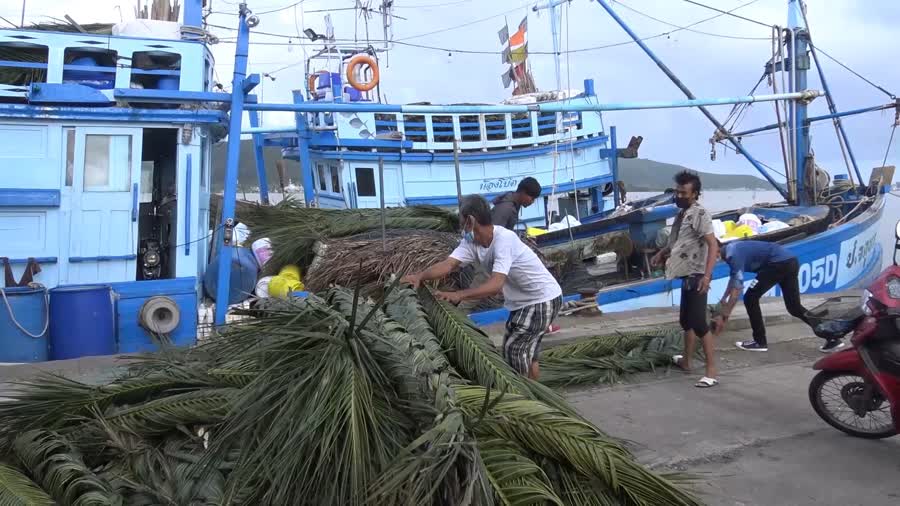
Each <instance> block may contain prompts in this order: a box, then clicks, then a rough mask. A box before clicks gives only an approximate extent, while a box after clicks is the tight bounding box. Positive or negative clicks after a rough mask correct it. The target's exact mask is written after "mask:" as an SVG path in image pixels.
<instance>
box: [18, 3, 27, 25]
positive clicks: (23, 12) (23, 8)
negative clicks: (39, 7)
mask: <svg viewBox="0 0 900 506" xmlns="http://www.w3.org/2000/svg"><path fill="white" fill-rule="evenodd" d="M26 1H27V0H22V21H21V22H20V23H19V28H25V2H26Z"/></svg>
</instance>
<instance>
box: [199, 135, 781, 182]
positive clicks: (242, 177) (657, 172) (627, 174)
mask: <svg viewBox="0 0 900 506" xmlns="http://www.w3.org/2000/svg"><path fill="white" fill-rule="evenodd" d="M265 157H266V177H267V179H268V182H269V188H270V189H272V190H274V189H276V188H278V186H279V185H278V171H277V170H276V169H275V160H279V159H280V158H281V148H274V147H269V148H266V150H265ZM225 158H226V143H224V142H220V143H218V144H216V145H214V146H213V153H212V166H213V190H214V191H221V190H222V181H223V180H224V179H225ZM686 168H687V167H682V166H681V165H675V164H672V163H663V162H656V161H653V160H645V159H643V158H634V159H626V158H620V159H619V176H620V177H621V178H622V180H623V181H624V182H625V187H626V188H627V189H628V190H630V191H662V190H664V189H666V188H670V187H672V186H673V183H672V177H674V176H675V174H676V173H678V172H680V171H682V170H685V169H686ZM698 174H699V175H700V178H701V179H702V180H703V188H704V189H709V190H734V189H748V190H769V189H771V188H772V187H771V186H770V185H769V183H767V182H766V181H765V180H763V179H760V178H758V177H755V176H748V175H741V174H713V173H710V172H698ZM288 180H290V181H293V183H294V184H297V185H299V184H300V183H301V181H300V165H299V164H298V163H297V162H296V161H293V160H285V182H284V183H285V185H287V184H288V183H289V182H290V181H288ZM238 183H239V187H240V188H243V189H244V190H246V191H250V189H252V188H255V187H256V186H257V177H256V160H255V158H254V154H253V142H252V141H250V140H243V141H241V161H240V165H239V172H238Z"/></svg>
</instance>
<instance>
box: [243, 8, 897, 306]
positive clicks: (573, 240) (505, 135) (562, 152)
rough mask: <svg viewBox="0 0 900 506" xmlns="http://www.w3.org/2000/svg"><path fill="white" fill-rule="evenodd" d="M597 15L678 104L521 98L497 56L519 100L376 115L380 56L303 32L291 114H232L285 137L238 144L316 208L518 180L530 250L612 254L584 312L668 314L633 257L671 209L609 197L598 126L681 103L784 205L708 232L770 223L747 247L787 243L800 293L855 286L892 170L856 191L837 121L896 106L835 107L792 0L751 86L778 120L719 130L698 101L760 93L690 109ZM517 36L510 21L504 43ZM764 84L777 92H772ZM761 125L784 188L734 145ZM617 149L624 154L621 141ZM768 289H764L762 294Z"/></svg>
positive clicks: (608, 150) (867, 267) (666, 301)
mask: <svg viewBox="0 0 900 506" xmlns="http://www.w3.org/2000/svg"><path fill="white" fill-rule="evenodd" d="M562 3H563V1H561V0H551V1H550V2H549V3H546V4H543V5H539V6H536V7H535V10H539V9H547V10H549V11H550V13H551V25H552V26H553V27H554V34H553V40H554V44H558V37H559V35H558V34H557V33H556V31H555V27H556V25H555V24H554V23H553V19H554V16H555V15H556V9H558V8H559V5H561V4H562ZM598 4H599V7H600V8H602V10H603V11H605V12H606V13H607V14H609V15H610V16H611V17H612V18H613V19H614V20H615V21H616V22H617V23H618V24H619V25H620V26H621V27H622V29H623V30H624V31H625V32H626V33H627V34H628V35H629V36H631V37H632V39H633V41H634V42H635V44H637V45H638V46H639V47H640V48H641V49H642V50H643V51H644V52H645V53H646V54H647V56H648V57H650V58H651V59H652V60H653V61H654V62H655V63H656V64H657V65H658V66H659V68H660V69H661V70H662V72H663V73H664V74H665V75H666V76H668V77H669V78H670V79H671V80H672V81H673V82H674V83H675V84H676V85H677V86H678V87H679V88H680V89H681V90H682V91H683V92H684V94H685V95H686V97H687V100H686V101H685V102H683V103H680V104H679V103H677V102H670V103H665V104H655V105H646V104H645V105H643V106H642V105H640V104H601V102H600V100H599V99H598V97H596V94H595V93H594V85H593V82H592V81H590V80H587V81H585V83H584V87H583V89H582V90H578V91H571V90H559V82H560V79H559V75H557V90H558V91H550V92H546V93H536V92H534V91H533V88H532V86H533V81H532V80H531V79H530V75H529V74H528V69H527V67H525V68H523V69H520V68H519V67H522V63H521V60H516V59H515V58H507V61H509V62H510V63H511V68H512V71H511V76H512V77H511V80H512V81H515V82H516V86H517V88H516V90H517V91H518V90H519V88H518V87H522V89H523V90H524V91H526V92H528V93H521V94H516V95H514V96H513V98H512V99H510V100H507V101H505V102H504V103H502V104H497V105H493V106H487V105H457V106H453V105H449V106H438V105H432V104H409V105H395V104H384V103H382V102H381V101H380V100H379V98H380V97H381V93H380V90H379V76H378V56H379V53H380V50H375V49H373V48H372V47H371V46H369V47H366V48H354V47H341V46H340V44H336V43H335V42H334V41H333V40H332V39H328V38H327V37H321V36H319V37H321V38H324V39H325V40H324V43H323V49H322V50H321V52H319V53H317V54H315V55H313V56H312V57H311V58H310V59H309V60H308V61H307V67H306V68H307V77H308V81H307V87H306V88H307V89H306V90H304V91H298V92H295V97H294V98H295V104H294V106H293V107H289V106H287V105H284V106H274V105H273V106H269V107H266V104H262V105H259V106H248V108H250V109H253V110H292V111H294V112H296V113H297V116H296V117H297V124H296V126H295V127H288V128H275V129H272V128H269V129H264V128H251V129H249V130H245V133H251V134H253V135H254V139H255V146H256V148H257V159H258V160H261V151H259V150H260V149H261V148H262V147H263V146H269V145H276V146H281V147H282V148H283V153H284V156H286V157H289V158H293V159H296V160H299V161H300V165H301V171H302V175H303V181H304V190H305V195H304V196H305V199H306V201H307V202H309V203H311V204H312V205H319V206H322V207H330V208H363V207H379V206H389V207H391V206H404V205H415V204H434V205H442V206H454V205H456V203H457V201H458V196H459V195H464V194H470V193H478V194H482V195H484V196H485V197H487V198H488V199H492V198H493V197H495V196H496V195H498V193H501V192H503V191H509V190H513V189H515V187H516V185H517V184H518V182H519V181H520V180H521V179H522V178H524V177H534V178H536V179H537V180H538V181H539V182H540V183H541V186H542V187H543V193H542V195H543V196H544V198H543V199H542V200H538V201H537V203H536V205H533V206H531V207H529V208H526V209H523V211H522V216H521V221H522V225H524V226H525V227H529V231H530V232H533V231H534V229H536V228H543V229H544V230H541V231H539V232H538V233H537V235H534V237H533V240H534V241H535V243H536V244H537V246H538V247H539V248H541V250H542V251H544V252H545V253H550V254H552V253H555V252H565V253H567V254H572V253H573V252H574V255H575V256H579V255H580V258H577V260H585V261H591V260H593V259H594V258H595V257H597V256H598V255H600V254H601V253H604V252H606V253H609V252H611V251H612V252H614V253H615V256H614V257H613V258H616V260H615V262H616V264H617V267H616V269H615V270H613V272H611V273H609V272H607V273H606V274H605V275H604V276H603V277H602V282H597V283H588V284H590V285H592V286H593V287H594V288H596V289H597V290H598V293H597V301H598V303H599V304H600V306H601V307H603V309H604V310H606V311H618V310H627V309H637V308H642V307H649V306H671V305H673V304H676V303H677V301H678V300H679V296H680V293H679V290H680V287H679V282H678V281H668V280H665V279H663V278H662V277H661V275H660V273H659V272H653V269H652V268H651V267H650V265H649V262H648V258H649V257H650V256H651V255H652V253H653V252H654V251H655V250H656V249H658V247H659V244H660V242H659V241H660V240H662V238H663V237H664V232H665V229H666V227H667V224H668V223H671V220H672V218H673V217H674V216H675V214H676V213H677V209H676V208H675V206H674V205H672V201H671V196H670V195H669V194H666V193H661V194H660V195H659V196H658V197H654V198H652V199H648V200H646V201H640V202H630V203H627V202H624V201H623V199H621V198H620V197H621V196H620V191H619V188H620V187H619V185H618V184H616V183H617V182H618V181H619V174H618V168H617V159H618V157H619V156H618V155H621V154H623V153H621V152H620V151H619V150H618V149H617V143H616V131H615V127H614V126H608V125H606V124H605V123H604V121H603V118H602V111H604V110H623V109H635V108H644V107H678V106H685V105H695V106H697V107H698V108H699V109H700V111H701V112H702V113H703V114H704V115H705V116H706V117H707V118H709V119H710V121H711V122H712V123H713V125H714V126H715V132H714V137H713V141H714V142H719V143H723V144H728V145H729V147H731V148H732V149H734V150H735V151H737V152H739V153H741V154H742V155H744V156H745V157H746V158H747V160H748V161H749V162H750V164H751V165H752V166H753V167H754V168H755V169H757V170H758V171H759V172H760V173H761V174H762V175H763V176H764V177H765V178H766V179H767V180H768V181H769V182H770V183H772V185H773V187H774V188H775V189H777V190H778V191H779V192H780V193H781V194H782V195H783V197H784V199H785V200H784V202H782V203H777V204H772V205H759V206H753V207H751V208H747V209H740V210H733V211H728V212H724V213H720V214H719V215H717V216H715V218H716V219H717V220H719V222H720V223H729V222H737V221H739V219H740V218H741V216H742V215H745V214H752V215H754V216H755V218H756V219H757V220H759V222H760V224H762V225H765V224H769V223H770V224H779V225H783V226H780V227H774V226H772V227H765V226H764V227H762V228H761V229H756V228H754V234H755V236H754V238H755V239H758V240H769V241H778V242H781V243H784V244H787V245H788V247H789V248H790V249H791V250H793V251H794V252H795V253H797V255H798V257H799V259H800V262H801V272H800V285H801V291H802V292H803V293H819V292H829V291H835V290H842V289H847V288H851V287H855V286H859V285H861V284H865V283H866V282H867V281H868V280H869V279H870V278H871V276H873V275H874V274H876V273H877V271H878V269H879V267H880V264H881V255H882V252H881V246H880V245H879V244H878V241H877V238H876V231H877V229H878V223H879V220H880V219H881V215H882V209H883V205H884V202H883V194H884V193H885V192H886V191H888V190H889V189H890V185H891V184H892V182H893V181H892V179H893V171H892V170H890V168H877V169H875V170H874V171H873V173H872V176H871V177H870V179H869V180H864V179H863V178H862V175H861V173H860V171H859V168H858V167H857V163H856V159H855V157H854V155H853V152H852V149H851V147H850V143H849V140H848V139H847V137H846V135H845V133H844V130H843V127H842V125H841V124H840V118H841V117H844V116H848V115H852V114H859V113H862V112H869V111H873V110H883V109H889V108H896V107H895V106H896V104H894V103H891V104H887V105H882V106H876V107H871V108H866V109H861V110H856V111H848V112H838V111H837V109H836V106H835V102H834V98H833V96H832V95H831V92H830V90H829V89H828V87H827V81H826V80H825V76H824V74H823V73H822V70H821V67H819V66H818V64H817V63H818V56H817V52H816V49H815V46H813V45H812V44H811V38H810V31H809V29H808V27H807V26H806V18H805V12H804V10H803V9H804V8H802V7H801V2H800V1H799V0H788V2H787V5H788V25H787V27H786V28H783V29H778V30H777V33H775V34H774V35H773V46H776V45H777V47H778V50H777V51H776V52H775V53H774V54H773V55H772V58H771V59H770V61H769V62H768V64H767V65H766V68H765V73H764V75H763V78H762V79H761V81H760V82H763V80H765V79H766V78H770V80H771V82H773V83H774V85H773V86H774V89H773V90H772V91H773V92H774V93H775V94H778V93H779V92H781V93H782V95H781V96H778V97H777V98H775V99H772V100H776V99H777V100H781V102H780V105H779V107H778V110H779V111H781V110H783V111H784V117H783V118H782V117H781V116H780V115H779V118H778V119H779V121H778V123H777V124H775V125H769V126H767V127H762V128H757V129H753V130H747V131H744V132H734V131H732V130H730V129H729V128H727V127H726V126H725V125H724V124H723V123H722V122H720V121H719V120H717V119H716V118H715V116H713V115H712V113H710V112H709V111H708V110H707V109H706V107H705V106H706V105H715V104H723V103H733V104H736V105H735V107H736V108H739V107H743V106H746V105H748V104H749V103H752V102H754V101H758V100H764V99H766V98H765V97H761V96H755V97H744V98H743V99H742V100H733V99H731V100H730V99H719V100H711V101H708V102H705V103H704V102H703V101H698V100H696V99H695V97H694V95H693V94H692V93H691V91H690V90H689V89H688V88H687V87H686V86H685V85H684V84H683V83H682V82H681V81H680V80H679V79H678V78H677V77H676V76H675V74H674V73H673V72H672V71H671V70H670V69H669V68H668V67H666V66H665V64H664V63H663V62H662V61H661V60H659V58H657V56H656V55H655V54H654V53H653V52H652V51H651V50H650V49H649V47H647V46H646V45H645V44H644V43H643V41H642V40H641V39H640V38H639V37H638V36H637V35H636V34H635V33H634V32H633V31H632V30H631V29H630V28H629V27H628V26H627V25H626V23H625V22H624V21H623V20H622V19H621V18H620V17H619V16H618V15H617V14H616V12H615V10H614V9H613V7H612V6H611V5H610V4H609V3H608V2H607V1H605V0H598ZM600 12H601V11H600V10H598V14H600ZM526 26H527V22H524V21H523V23H522V24H520V26H519V32H516V33H517V34H520V32H521V31H522V30H524V27H526ZM507 36H508V34H507ZM514 38H515V37H509V38H508V41H509V42H508V49H509V50H510V51H511V54H515V51H516V48H517V47H518V46H517V45H516V44H517V43H519V42H521V39H518V40H517V41H514V40H513V39H514ZM312 39H313V40H318V39H317V38H316V37H312ZM503 40H504V37H503V33H501V41H503ZM556 52H557V53H558V51H556ZM813 63H816V65H815V67H816V69H817V70H818V72H819V77H820V81H821V83H822V85H823V88H824V90H823V91H821V92H819V91H816V90H809V89H808V88H807V85H806V80H807V78H806V75H807V73H808V72H809V71H810V70H811V69H812V68H813ZM520 70H521V71H520ZM517 77H519V78H522V77H524V78H523V79H517ZM779 82H782V83H786V84H785V85H784V86H783V88H782V89H778V83H779ZM817 96H825V99H826V101H827V105H828V109H829V110H828V114H824V115H821V116H815V117H813V116H810V115H809V114H808V105H809V103H810V102H811V101H812V100H813V99H814V98H816V97H817ZM517 107H518V108H517ZM819 121H833V122H834V123H835V126H836V130H837V132H838V135H839V136H840V139H839V142H841V144H842V146H843V147H844V152H845V153H846V158H847V160H848V163H847V173H845V174H836V175H835V176H834V177H833V178H832V177H831V176H830V175H829V174H828V173H827V172H826V171H824V170H822V169H820V168H819V167H817V166H816V164H815V159H814V156H813V154H812V150H811V144H810V138H809V128H808V127H809V125H811V124H813V123H815V122H819ZM776 129H777V130H779V131H780V135H781V139H782V147H783V154H784V158H785V166H786V170H787V174H788V177H787V182H786V183H780V182H777V181H776V180H775V179H774V178H773V176H772V175H771V173H770V171H769V170H768V169H767V168H766V167H764V166H763V164H761V163H759V162H758V161H757V160H756V159H755V158H754V157H753V156H752V155H751V154H750V153H749V152H748V150H747V148H745V146H744V145H743V144H742V142H741V138H742V137H744V136H745V135H749V134H753V133H759V132H761V131H765V130H776ZM633 141H634V140H633ZM637 144H638V145H639V140H638V142H637ZM631 147H632V148H634V149H633V150H634V151H636V147H637V146H636V145H634V144H633V145H632V146H631ZM634 155H636V153H634ZM634 155H633V156H634ZM260 163H261V162H260ZM660 190H662V189H660ZM567 215H568V216H569V217H570V218H569V219H571V217H575V218H576V221H575V222H574V223H575V224H574V225H572V224H571V223H572V222H571V221H568V220H567V225H565V226H562V227H560V226H559V225H557V226H555V227H554V226H553V224H554V222H555V221H558V219H559V218H562V217H563V216H567ZM548 228H549V229H550V230H549V231H548V230H546V229H548ZM553 228H556V230H552V229H553ZM623 237H624V238H625V241H624V243H625V246H624V247H621V248H612V249H610V248H611V246H610V245H611V244H617V245H621V244H622V241H619V240H617V239H621V238H623ZM726 276H727V269H726V268H725V266H724V265H719V266H717V268H716V270H715V273H714V278H715V279H714V281H713V284H712V295H711V297H713V298H714V297H717V296H719V295H721V293H722V292H723V291H724V288H725V283H726ZM569 288H570V292H573V295H572V297H573V298H577V297H579V296H578V295H575V294H574V292H575V291H576V290H574V289H573V288H574V287H569ZM588 288H590V287H588ZM776 292H777V288H776V289H773V292H771V293H770V295H775V294H776ZM504 317H505V315H504V312H503V310H497V311H492V312H487V313H483V314H475V315H473V319H475V320H476V321H478V322H480V323H488V322H491V321H499V320H502V319H503V318H504Z"/></svg>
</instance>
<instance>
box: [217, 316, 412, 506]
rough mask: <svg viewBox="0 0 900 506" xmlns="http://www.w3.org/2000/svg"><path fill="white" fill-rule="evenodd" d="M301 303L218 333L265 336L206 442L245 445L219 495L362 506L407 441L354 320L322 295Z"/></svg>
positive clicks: (403, 421) (407, 431)
mask: <svg viewBox="0 0 900 506" xmlns="http://www.w3.org/2000/svg"><path fill="white" fill-rule="evenodd" d="M303 307H304V308H305V309H304V311H306V313H301V314H302V315H301V316H298V314H297V313H295V314H293V315H292V314H290V313H289V312H285V313H280V314H270V315H268V316H266V317H264V318H261V319H260V320H259V321H258V323H257V324H256V325H249V326H247V327H245V328H243V329H242V330H241V332H239V333H236V334H230V335H228V336H227V337H225V338H224V340H225V341H233V340H244V339H245V338H244V337H243V336H242V335H239V334H241V333H242V332H244V331H247V330H248V329H251V328H254V329H255V331H256V332H257V334H258V335H265V336H266V337H265V338H264V339H261V340H260V339H258V340H256V341H255V345H254V346H253V347H251V348H247V349H245V352H244V353H245V354H244V356H243V359H244V360H246V361H248V362H254V363H255V364H256V367H257V370H259V371H260V372H259V375H258V376H257V377H256V378H255V379H254V380H253V381H251V382H250V383H249V384H248V385H247V386H245V387H244V388H243V389H242V391H241V395H240V396H239V397H238V398H237V399H236V401H235V403H234V409H233V411H232V412H231V414H230V416H229V417H228V420H226V423H224V424H223V425H222V426H221V427H220V428H219V429H218V430H217V435H216V437H215V438H214V439H213V440H212V447H211V450H212V451H211V454H210V455H211V456H213V457H218V456H220V455H223V454H224V453H227V452H228V451H230V450H231V449H233V448H241V449H242V451H241V455H240V458H239V459H238V461H237V462H236V465H235V469H234V470H233V471H232V472H231V473H230V475H229V477H228V482H227V486H226V501H229V500H233V499H234V498H236V497H238V496H240V495H241V494H244V497H243V500H244V501H246V502H247V503H250V504H262V505H268V504H272V505H276V504H277V505H281V504H308V503H310V501H312V500H315V501H316V504H322V505H330V504H334V505H352V504H363V503H364V501H365V499H366V496H367V494H368V492H369V489H370V486H371V484H372V483H373V482H374V481H375V479H376V478H377V477H378V476H379V474H380V472H381V471H382V470H383V469H385V468H386V467H387V466H388V464H389V463H390V462H391V459H392V457H393V456H394V455H395V454H396V453H397V451H399V449H400V448H402V447H403V446H405V445H406V444H408V442H409V441H410V440H411V439H412V437H411V428H412V426H411V425H410V422H409V420H408V419H407V417H406V415H404V414H403V413H402V412H401V411H400V406H401V405H402V402H400V400H399V398H398V396H397V393H396V391H395V390H394V387H393V385H392V384H391V382H390V379H389V377H388V376H387V374H386V373H385V371H384V370H383V369H382V367H381V366H380V365H379V363H378V360H376V358H375V356H374V355H373V352H372V350H371V349H370V346H369V343H367V342H366V340H365V339H363V338H361V337H360V335H358V334H356V333H355V332H354V331H353V330H352V329H353V327H358V326H359V323H358V322H357V323H356V325H351V322H352V321H353V320H354V319H355V318H351V317H350V315H347V314H342V313H341V312H340V311H337V310H336V309H333V308H331V307H329V306H328V305H327V304H326V303H325V302H324V301H323V300H322V299H317V298H311V299H310V300H308V301H307V302H306V303H304V304H303ZM351 310H352V309H351ZM298 318H299V319H298ZM306 319H309V321H313V320H315V322H316V323H311V324H310V325H309V326H307V321H306ZM310 327H312V328H313V329H316V330H311V329H310ZM210 460H211V461H212V460H216V459H213V458H212V457H211V458H210ZM217 460H221V458H218V459H217ZM273 483H274V484H278V485H277V486H270V485H268V484H273ZM248 487H249V488H248Z"/></svg>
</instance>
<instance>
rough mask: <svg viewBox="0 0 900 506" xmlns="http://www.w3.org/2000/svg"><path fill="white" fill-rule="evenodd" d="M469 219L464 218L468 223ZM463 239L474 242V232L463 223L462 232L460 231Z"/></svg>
mask: <svg viewBox="0 0 900 506" xmlns="http://www.w3.org/2000/svg"><path fill="white" fill-rule="evenodd" d="M468 221H469V220H466V223H468ZM462 238H463V241H466V242H470V243H471V242H475V232H474V231H473V230H466V225H465V224H463V232H462Z"/></svg>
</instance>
